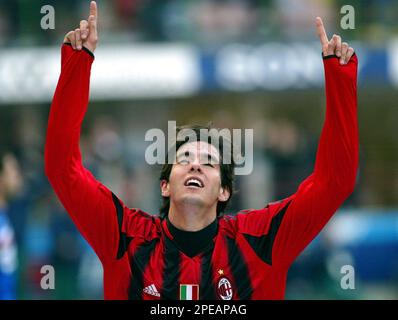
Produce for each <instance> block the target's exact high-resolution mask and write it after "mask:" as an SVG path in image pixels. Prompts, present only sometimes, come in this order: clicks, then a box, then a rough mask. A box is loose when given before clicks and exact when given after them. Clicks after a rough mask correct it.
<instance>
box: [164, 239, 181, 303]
mask: <svg viewBox="0 0 398 320" xmlns="http://www.w3.org/2000/svg"><path fill="white" fill-rule="evenodd" d="M163 239H164V245H165V248H164V270H163V285H162V289H161V295H160V296H161V298H162V299H163V300H179V298H180V297H179V293H180V274H181V255H180V252H179V250H178V249H177V247H176V246H175V245H174V244H173V243H172V241H171V240H170V239H169V238H168V237H167V236H165V235H164V236H163Z"/></svg>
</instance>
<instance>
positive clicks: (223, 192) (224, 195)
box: [218, 187, 231, 202]
mask: <svg viewBox="0 0 398 320" xmlns="http://www.w3.org/2000/svg"><path fill="white" fill-rule="evenodd" d="M230 195H231V193H230V192H229V190H228V189H226V188H223V187H220V193H219V195H218V201H221V202H224V201H227V200H228V199H229V197H230Z"/></svg>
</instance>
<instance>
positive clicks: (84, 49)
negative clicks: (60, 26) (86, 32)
mask: <svg viewBox="0 0 398 320" xmlns="http://www.w3.org/2000/svg"><path fill="white" fill-rule="evenodd" d="M63 45H66V46H70V47H72V44H71V43H70V42H64V43H63ZM82 50H83V51H86V52H87V53H88V54H89V55H90V56H91V57H93V58H95V56H94V53H93V52H91V51H90V50H89V49H87V48H86V47H84V46H83V49H82Z"/></svg>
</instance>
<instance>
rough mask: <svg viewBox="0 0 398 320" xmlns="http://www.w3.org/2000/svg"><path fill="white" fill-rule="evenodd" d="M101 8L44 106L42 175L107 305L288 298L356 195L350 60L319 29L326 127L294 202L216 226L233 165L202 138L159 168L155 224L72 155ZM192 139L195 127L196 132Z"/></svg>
mask: <svg viewBox="0 0 398 320" xmlns="http://www.w3.org/2000/svg"><path fill="white" fill-rule="evenodd" d="M97 20H98V15H97V6H96V3H95V2H91V4H90V16H89V18H88V21H86V20H83V21H81V22H80V26H79V28H77V29H75V30H73V31H70V32H69V33H68V34H67V35H66V37H65V40H64V44H63V46H62V62H61V64H62V67H61V75H60V78H59V82H58V85H57V88H56V91H55V95H54V99H53V102H52V106H51V111H50V116H49V123H48V131H47V140H46V147H45V170H46V175H47V177H48V178H49V180H50V182H51V184H52V186H53V188H54V190H55V192H56V193H57V195H58V197H59V199H60V201H61V202H62V203H63V205H64V206H65V208H66V210H67V211H68V213H69V214H70V216H71V218H72V219H73V221H74V222H75V223H76V225H77V227H78V229H79V230H80V232H81V233H82V234H83V236H84V237H85V238H86V239H87V241H88V242H89V243H90V245H91V246H92V247H93V249H94V250H95V252H96V253H97V255H98V257H99V259H100V260H101V262H102V265H103V269H104V294H105V298H106V299H182V300H197V299H220V300H231V299H283V298H284V292H285V284H286V276H287V272H288V269H289V267H290V265H291V264H292V262H293V261H294V260H295V258H296V257H297V256H298V255H299V254H300V252H301V251H302V250H303V249H304V248H305V247H306V246H307V245H308V244H309V243H310V242H311V241H312V240H313V239H314V237H315V236H316V235H317V234H318V233H319V232H320V231H321V229H322V228H323V227H324V225H325V224H326V223H327V222H328V220H329V219H330V218H331V216H332V215H333V213H334V212H335V211H336V210H337V209H338V208H339V206H341V204H342V203H343V202H344V201H345V199H346V198H347V197H348V196H349V195H350V194H351V193H352V191H353V189H354V185H355V180H356V173H357V167H358V129H357V98H356V77H357V58H356V55H355V54H354V50H353V49H352V48H351V47H349V46H348V44H347V43H345V42H341V38H340V37H339V36H337V35H334V36H333V37H332V38H331V39H330V40H329V39H328V37H327V35H326V32H325V29H324V27H323V24H322V20H321V19H320V18H317V19H316V28H317V32H318V35H319V39H320V42H321V46H322V55H323V63H324V69H325V79H326V119H325V123H324V127H323V131H322V134H321V138H320V142H319V147H318V151H317V155H316V164H315V168H314V171H313V173H312V174H311V175H310V176H309V177H308V178H307V179H305V180H304V181H303V182H302V183H301V184H300V186H299V187H298V190H297V191H296V192H295V193H294V194H293V195H291V196H290V197H288V198H286V199H283V200H281V201H278V202H274V203H270V204H268V205H267V206H265V207H264V208H262V209H258V210H245V211H242V212H240V213H238V214H237V215H235V216H228V215H223V214H222V212H223V210H224V209H225V204H226V203H227V202H228V200H229V199H230V197H231V195H232V191H233V190H232V180H233V164H230V165H228V164H224V163H223V161H222V160H223V157H224V156H225V155H224V154H223V153H222V152H221V151H222V150H223V148H222V146H221V145H220V146H219V147H218V148H217V147H216V146H215V145H213V144H211V143H208V140H207V139H204V140H199V141H196V142H195V141H194V142H192V141H188V142H184V141H182V142H179V143H177V147H176V148H177V152H176V158H175V160H176V161H173V163H168V164H166V165H165V166H164V167H163V170H162V173H161V182H160V187H161V193H162V197H163V199H164V205H163V207H162V210H161V214H160V215H150V214H147V213H145V212H143V211H142V210H140V209H130V208H128V207H126V206H125V205H124V204H123V202H122V201H121V200H120V199H119V198H118V197H117V196H116V195H115V194H113V193H112V192H111V191H110V190H109V189H108V188H107V187H105V186H104V185H103V184H101V183H100V182H99V181H97V180H96V179H95V177H94V176H93V175H92V174H91V173H90V172H89V171H88V170H87V169H85V168H84V167H83V165H82V156H81V153H80V150H79V137H80V130H81V124H82V121H83V118H84V115H85V113H86V110H87V105H88V97H89V82H90V71H91V65H92V63H93V61H94V55H93V54H94V51H95V48H96V46H97V41H98V31H97ZM193 129H194V131H195V132H197V131H198V130H199V128H193Z"/></svg>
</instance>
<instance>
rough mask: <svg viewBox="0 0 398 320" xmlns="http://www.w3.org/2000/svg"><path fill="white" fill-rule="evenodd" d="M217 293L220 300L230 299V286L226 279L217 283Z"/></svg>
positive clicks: (231, 293) (231, 292)
mask: <svg viewBox="0 0 398 320" xmlns="http://www.w3.org/2000/svg"><path fill="white" fill-rule="evenodd" d="M217 293H218V295H219V296H220V298H221V299H222V300H231V299H232V295H233V291H232V285H231V282H229V280H228V279H227V278H225V277H223V278H221V279H220V280H219V281H218V285H217Z"/></svg>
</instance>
